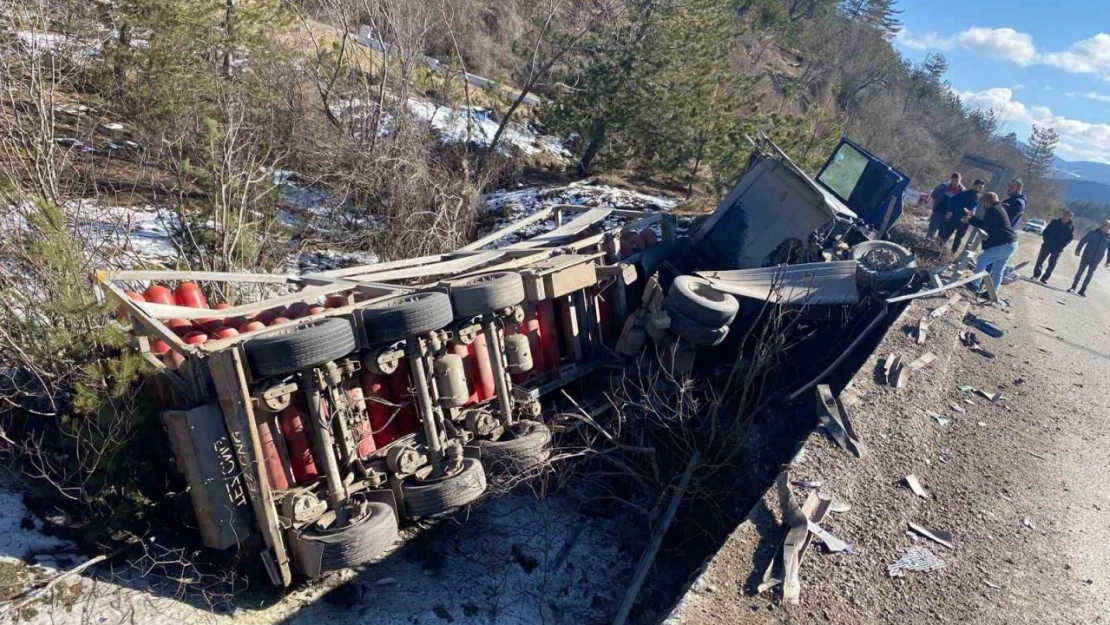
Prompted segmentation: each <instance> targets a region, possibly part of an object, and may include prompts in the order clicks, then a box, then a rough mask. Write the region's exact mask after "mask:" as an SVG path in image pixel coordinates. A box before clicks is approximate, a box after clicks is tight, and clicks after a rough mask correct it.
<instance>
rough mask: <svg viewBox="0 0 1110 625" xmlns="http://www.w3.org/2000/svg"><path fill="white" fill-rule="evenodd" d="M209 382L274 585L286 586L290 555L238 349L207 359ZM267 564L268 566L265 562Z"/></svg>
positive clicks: (213, 355) (288, 576)
mask: <svg viewBox="0 0 1110 625" xmlns="http://www.w3.org/2000/svg"><path fill="white" fill-rule="evenodd" d="M209 364H210V371H211V374H212V382H213V385H214V386H215V387H216V397H217V398H218V400H219V403H220V411H221V412H223V415H224V422H225V423H226V424H227V430H228V433H229V434H230V435H231V443H232V446H233V447H234V451H235V455H236V459H237V460H238V462H239V468H240V470H241V471H242V477H243V483H244V484H245V485H246V487H247V494H248V496H249V498H250V503H251V507H252V508H253V509H254V515H255V521H256V522H257V524H258V529H259V531H260V532H261V533H262V540H263V541H264V542H265V543H266V546H267V547H268V548H269V549H270V555H271V556H272V558H273V564H274V565H275V568H276V570H272V569H271V568H270V567H269V566H267V571H269V572H270V574H271V577H274V578H275V579H274V580H273V581H274V583H275V584H280V585H282V586H288V585H289V584H290V583H292V581H293V576H292V571H291V568H290V564H289V554H288V552H287V551H286V549H285V543H284V540H283V537H282V534H281V527H280V526H279V524H278V515H277V509H276V508H275V507H274V500H273V493H272V492H271V490H270V482H269V479H268V478H267V476H266V470H265V467H264V466H262V461H261V459H262V458H263V457H264V456H263V454H262V442H261V439H260V438H259V436H258V426H257V423H256V422H255V418H254V408H253V407H252V406H251V402H250V390H249V389H248V388H247V379H246V377H245V374H244V369H243V366H244V365H243V361H242V358H241V357H240V356H239V350H237V349H226V350H223V351H220V352H216V353H214V354H212V356H211V358H210V360H209ZM268 564H269V563H268Z"/></svg>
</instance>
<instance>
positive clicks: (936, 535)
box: [906, 521, 956, 549]
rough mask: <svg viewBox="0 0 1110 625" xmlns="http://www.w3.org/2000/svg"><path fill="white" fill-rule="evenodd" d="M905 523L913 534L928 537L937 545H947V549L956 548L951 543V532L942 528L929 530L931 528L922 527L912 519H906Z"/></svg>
mask: <svg viewBox="0 0 1110 625" xmlns="http://www.w3.org/2000/svg"><path fill="white" fill-rule="evenodd" d="M906 524H907V525H908V526H909V528H910V530H911V531H913V532H914V533H915V534H919V535H921V536H924V537H925V538H928V539H929V540H931V541H933V542H935V543H937V544H939V545H943V546H945V547H948V548H949V549H955V548H956V546H955V545H953V544H952V534H951V533H949V532H945V531H942V530H931V529H928V528H925V527H922V526H920V525H918V524H917V523H914V522H913V521H907V522H906Z"/></svg>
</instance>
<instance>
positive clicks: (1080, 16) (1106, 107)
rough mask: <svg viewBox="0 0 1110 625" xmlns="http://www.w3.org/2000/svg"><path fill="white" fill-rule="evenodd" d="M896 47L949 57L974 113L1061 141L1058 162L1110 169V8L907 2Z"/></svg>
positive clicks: (956, 85) (1098, 2) (1094, 3)
mask: <svg viewBox="0 0 1110 625" xmlns="http://www.w3.org/2000/svg"><path fill="white" fill-rule="evenodd" d="M898 8H899V9H901V10H902V15H901V19H902V22H903V24H904V29H903V31H902V32H901V33H899V34H898V36H897V37H896V38H895V42H894V43H895V46H896V47H897V48H898V50H899V51H900V52H901V53H902V54H903V55H905V56H906V57H907V58H909V59H911V60H913V61H921V60H922V59H924V58H925V56H926V55H927V54H929V53H941V54H944V55H945V57H946V58H947V59H948V62H949V64H950V66H951V68H950V69H949V71H948V75H947V79H948V80H949V82H950V83H951V84H952V89H953V90H954V91H956V93H958V94H960V96H961V98H962V99H963V101H964V103H965V104H967V105H968V106H970V107H977V108H984V109H986V108H990V109H994V110H995V111H996V112H997V113H998V114H999V115H1000V116H1001V117H1002V118H1003V120H1004V123H1003V127H1004V130H1005V131H1011V130H1012V131H1014V132H1017V133H1018V135H1019V136H1020V137H1022V138H1023V139H1024V138H1025V137H1026V136H1027V135H1028V133H1029V129H1030V127H1031V126H1032V125H1033V124H1037V125H1042V126H1051V127H1053V128H1056V130H1057V131H1058V132H1059V133H1060V135H1061V141H1060V147H1059V148H1058V150H1057V154H1058V155H1059V156H1061V157H1063V158H1065V159H1068V160H1092V161H1101V162H1105V163H1110V0H1024V1H1022V0H1019V1H1017V2H1014V1H1012V0H1011V1H1009V2H1004V1H1003V0H971V1H968V0H962V1H958V0H901V2H899V3H898Z"/></svg>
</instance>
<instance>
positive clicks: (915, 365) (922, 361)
mask: <svg viewBox="0 0 1110 625" xmlns="http://www.w3.org/2000/svg"><path fill="white" fill-rule="evenodd" d="M936 359H937V355H936V354H934V353H933V352H925V353H924V354H922V355H921V357H920V358H918V359H917V360H915V361H913V362H911V363H910V365H909V366H910V369H913V370H914V371H917V370H919V369H921V368H923V367H926V366H928V365H929V364H930V363H932V362H933V361H934V360H936Z"/></svg>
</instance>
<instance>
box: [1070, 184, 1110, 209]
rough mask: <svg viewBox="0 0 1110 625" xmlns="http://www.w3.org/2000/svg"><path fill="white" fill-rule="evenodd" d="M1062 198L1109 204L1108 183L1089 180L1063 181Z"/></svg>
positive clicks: (1109, 186) (1109, 192) (1109, 191)
mask: <svg viewBox="0 0 1110 625" xmlns="http://www.w3.org/2000/svg"><path fill="white" fill-rule="evenodd" d="M1064 198H1065V199H1066V200H1067V201H1068V202H1097V203H1099V204H1107V205H1110V184H1103V183H1101V182H1092V181H1090V180H1074V179H1073V180H1068V181H1065V182H1064Z"/></svg>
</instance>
